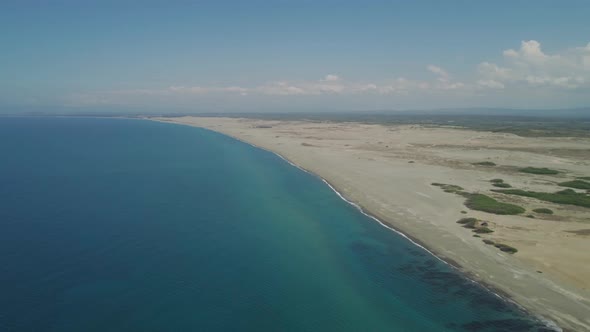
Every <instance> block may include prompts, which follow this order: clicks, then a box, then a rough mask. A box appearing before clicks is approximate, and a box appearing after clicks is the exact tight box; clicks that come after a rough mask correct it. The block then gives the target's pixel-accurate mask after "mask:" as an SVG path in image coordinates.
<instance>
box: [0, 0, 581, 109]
mask: <svg viewBox="0 0 590 332" xmlns="http://www.w3.org/2000/svg"><path fill="white" fill-rule="evenodd" d="M0 9H1V10H0V28H1V29H2V31H4V32H5V33H3V34H2V35H1V36H0V42H2V43H3V45H6V46H7V47H5V49H4V50H3V52H2V54H0V72H2V73H3V75H2V78H0V87H1V89H0V113H3V114H6V113H19V112H39V111H44V112H49V113H51V112H53V113H60V112H62V113H64V112H65V113H67V112H74V113H85V112H86V113H91V112H97V111H100V112H107V113H108V112H110V113H117V112H120V113H130V112H138V113H141V112H143V113H150V112H154V113H177V112H183V113H201V112H207V113H209V112H236V113H237V112H296V111H301V112H314V111H324V112H331V111H339V112H349V111H362V110H367V111H375V110H432V109H448V108H461V109H464V108H508V109H554V110H562V109H570V108H574V109H577V108H587V107H589V106H590V38H589V37H588V36H590V25H589V24H587V13H589V12H590V3H589V2H587V1H564V2H558V3H557V2H553V1H536V2H534V3H533V2H527V1H521V2H512V1H511V2H508V1H498V2H494V3H483V2H462V1H456V2H445V3H442V2H438V1H415V2H411V3H406V2H401V1H375V0H373V1H368V2H362V3H360V2H358V3H357V2H352V1H351V2H341V1H332V0H329V1H321V2H317V1H315V2H314V1H281V2H276V1H273V2H271V1H249V2H247V3H243V2H231V1H215V2H213V1H200V2H198V3H192V4H187V3H181V2H159V1H150V2H143V3H141V4H139V3H129V2H128V3H125V4H121V3H119V2H114V1H103V2H100V3H98V2H96V3H84V4H81V3H78V2H75V1H58V2H53V3H42V2H34V1H31V2H29V1H18V2H16V1H15V2H7V3H3V4H2V5H0ZM548 22H551V24H549V23H548Z"/></svg>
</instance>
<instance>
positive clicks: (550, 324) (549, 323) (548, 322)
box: [147, 118, 563, 332]
mask: <svg viewBox="0 0 590 332" xmlns="http://www.w3.org/2000/svg"><path fill="white" fill-rule="evenodd" d="M147 120H151V119H149V118H147ZM154 121H157V122H162V123H170V124H180V125H185V126H189V127H196V128H201V129H204V130H208V131H211V132H214V133H217V134H221V135H225V136H227V137H231V138H233V139H235V140H236V141H239V142H242V143H244V144H247V145H250V146H252V147H254V148H257V149H260V150H263V151H266V152H269V153H272V154H274V155H276V156H278V157H279V158H281V159H283V160H284V161H286V162H287V163H288V164H289V165H291V166H293V167H295V168H297V169H299V170H302V171H304V172H305V173H308V174H310V175H312V176H315V177H317V178H319V179H320V180H322V181H323V182H324V183H325V184H326V185H327V186H328V187H329V188H330V189H332V191H333V192H335V193H336V195H338V197H340V198H341V199H342V200H343V201H345V202H346V203H348V204H350V205H352V206H354V207H355V208H356V209H357V210H358V211H360V212H361V213H362V214H364V215H365V216H367V217H369V218H371V219H373V220H374V221H376V222H377V223H379V225H381V226H383V227H385V228H387V229H388V230H390V231H393V232H395V233H397V234H399V235H401V236H402V237H404V238H406V239H407V240H408V241H410V243H412V244H414V245H416V246H417V247H419V248H421V249H422V250H424V251H426V252H427V253H429V254H430V255H432V256H433V257H435V258H436V259H438V260H439V261H441V262H443V263H444V264H446V265H447V266H450V267H451V268H452V269H454V270H456V271H458V272H459V273H460V274H461V276H462V277H463V278H465V279H467V280H468V281H470V282H471V283H473V284H475V285H477V286H479V287H482V288H484V289H485V290H487V291H488V292H490V293H491V294H493V295H495V296H496V297H497V298H499V299H501V300H502V301H505V302H507V303H511V304H512V305H514V306H515V307H517V308H519V309H520V310H521V311H523V312H524V313H527V314H529V315H531V316H533V317H535V318H537V319H538V320H539V321H541V322H542V323H544V324H545V325H546V327H548V328H551V329H555V332H563V330H562V329H561V328H560V327H559V326H558V325H557V324H556V323H555V322H553V321H552V320H549V319H547V318H545V317H543V316H540V315H536V314H534V313H532V312H531V311H529V310H527V309H526V308H525V307H524V306H522V305H520V304H519V303H517V302H515V301H514V300H512V299H511V298H508V297H504V296H502V295H500V294H498V293H496V292H494V291H493V289H491V288H489V287H488V286H486V285H485V284H483V283H482V282H478V281H476V280H475V279H472V278H469V276H468V275H467V274H466V273H465V272H463V271H461V270H460V269H459V267H457V266H454V265H453V264H451V263H449V262H447V261H445V260H444V259H442V258H441V257H439V256H438V255H436V254H435V253H434V252H432V251H430V250H428V249H427V248H426V247H424V246H423V245H421V244H420V243H417V242H416V241H414V240H412V239H411V238H410V237H409V236H407V235H406V234H404V233H402V232H401V231H399V230H397V229H395V228H393V227H392V226H390V225H388V224H386V223H384V222H382V221H381V220H379V218H377V217H375V216H373V215H371V214H370V213H368V212H365V211H364V210H363V208H362V207H361V206H360V205H358V204H356V203H355V202H352V201H350V200H348V199H346V198H345V197H344V196H343V195H342V194H341V193H340V192H339V191H338V190H336V188H334V187H333V186H332V185H331V184H330V183H329V182H328V181H327V180H326V179H324V178H323V177H321V176H319V175H318V174H316V173H314V172H311V171H308V170H307V169H305V168H303V167H301V166H299V165H297V164H295V163H294V162H292V161H291V160H289V159H288V158H286V157H283V156H282V155H281V154H280V153H278V152H274V151H271V150H269V149H267V148H263V147H261V146H258V145H256V144H254V143H250V142H246V141H244V140H242V139H240V138H238V137H236V136H233V135H230V134H226V133H223V132H219V131H215V130H213V129H209V128H205V127H199V126H196V125H193V124H185V123H177V122H168V121H159V120H154Z"/></svg>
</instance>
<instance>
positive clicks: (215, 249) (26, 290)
mask: <svg viewBox="0 0 590 332" xmlns="http://www.w3.org/2000/svg"><path fill="white" fill-rule="evenodd" d="M542 330H543V327H542V326H541V325H539V323H538V322H536V321H534V320H532V319H531V318H530V317H528V316H527V315H525V314H524V313H522V312H520V311H519V310H518V309H517V308H516V307H514V306H512V305H509V304H507V303H505V302H504V301H502V300H500V299H499V298H497V297H496V296H494V295H493V294H491V293H489V292H487V291H486V290H485V289H483V288H481V287H479V286H478V285H475V284H473V283H472V282H470V281H468V280H467V279H465V278H463V277H462V276H461V275H460V274H458V273H457V272H455V271H454V270H453V269H451V268H450V267H448V266H447V265H445V264H444V263H442V262H440V261H439V260H437V259H436V258H434V257H432V256H431V255H429V254H428V253H427V252H425V251H423V250H422V249H420V248H419V247H417V246H415V245H413V244H412V243H410V242H409V241H407V240H406V239H404V238H403V237H401V236H399V235H397V234H395V233H394V232H391V231H388V230H386V229H385V228H383V227H382V226H380V225H379V224H377V223H376V222H374V221H372V220H371V219H369V218H368V217H366V216H364V215H362V214H361V213H360V212H359V211H357V210H356V209H355V208H353V207H352V206H350V205H348V204H347V203H345V202H344V201H342V200H341V199H340V198H339V197H338V196H337V195H336V194H335V193H334V192H332V191H331V190H330V189H329V188H328V187H327V186H326V185H325V184H323V183H322V181H321V180H320V179H318V178H316V177H314V176H313V175H310V174H307V173H305V172H303V171H300V170H298V169H296V168H295V167H292V166H291V165H289V164H288V163H286V162H284V161H283V160H281V159H280V158H279V157H277V156H275V155H274V154H271V153H269V152H266V151H262V150H259V149H256V148H253V147H251V146H249V145H247V144H244V143H241V142H238V141H236V140H234V139H231V138H229V137H226V136H223V135H220V134H216V133H213V132H210V131H206V130H202V129H197V128H191V127H184V126H176V125H171V124H162V123H156V122H150V121H141V120H122V119H89V118H85V119H82V118H0V331H35V332H41V331H87V332H91V331H100V332H104V331H142V332H143V331H542Z"/></svg>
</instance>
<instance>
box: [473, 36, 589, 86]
mask: <svg viewBox="0 0 590 332" xmlns="http://www.w3.org/2000/svg"><path fill="white" fill-rule="evenodd" d="M502 54H503V56H504V59H503V60H504V61H503V63H502V65H498V64H495V63H489V62H482V63H481V64H479V66H478V72H479V74H480V75H481V77H482V79H484V81H485V82H489V81H494V82H496V83H501V84H502V85H507V84H510V85H518V86H521V87H522V86H530V87H554V88H564V89H578V88H584V87H585V88H587V87H588V82H589V81H590V44H588V45H586V46H584V47H576V48H573V49H569V50H565V51H563V52H560V53H556V54H547V53H545V52H544V51H543V50H542V48H541V43H539V42H538V41H536V40H529V41H522V42H521V44H520V48H519V49H517V50H514V49H508V50H505V51H504V52H503V53H502ZM496 85H497V84H496ZM498 86H499V85H498Z"/></svg>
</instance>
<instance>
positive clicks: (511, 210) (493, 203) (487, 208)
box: [464, 194, 525, 214]
mask: <svg viewBox="0 0 590 332" xmlns="http://www.w3.org/2000/svg"><path fill="white" fill-rule="evenodd" d="M464 196H465V197H466V198H467V200H466V201H465V206H467V207H468V208H470V209H472V210H478V211H484V212H489V213H494V214H520V213H523V212H525V209H524V208H522V207H520V206H518V205H514V204H509V203H502V202H498V201H497V200H495V199H493V198H492V197H489V196H487V195H484V194H465V195H464Z"/></svg>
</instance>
